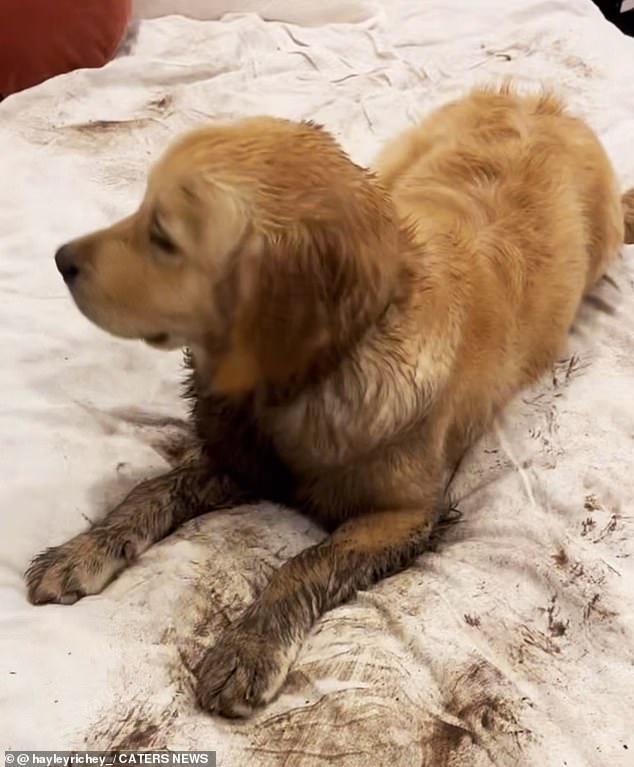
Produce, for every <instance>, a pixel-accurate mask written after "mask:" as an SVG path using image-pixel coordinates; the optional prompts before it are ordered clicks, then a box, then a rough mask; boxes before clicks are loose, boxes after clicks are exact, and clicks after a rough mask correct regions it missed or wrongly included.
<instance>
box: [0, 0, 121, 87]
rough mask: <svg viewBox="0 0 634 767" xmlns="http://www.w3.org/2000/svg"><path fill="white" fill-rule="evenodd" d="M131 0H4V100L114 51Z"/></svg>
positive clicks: (0, 0) (0, 6)
mask: <svg viewBox="0 0 634 767" xmlns="http://www.w3.org/2000/svg"><path fill="white" fill-rule="evenodd" d="M131 6H132V0H0V98H1V97H2V96H8V95H9V94H10V93H15V91H19V90H22V89H23V88H28V87H29V86H31V85H37V83H41V82H42V81H43V80H46V79H47V78H49V77H53V76H54V75H60V74H62V73H63V72H70V71H71V70H72V69H79V68H81V67H101V66H103V65H104V64H105V63H106V62H107V61H109V60H110V59H111V58H112V56H113V55H114V54H115V52H116V50H117V47H118V45H119V43H120V42H121V38H122V37H123V33H124V31H125V28H126V25H127V23H128V20H129V18H130V13H131Z"/></svg>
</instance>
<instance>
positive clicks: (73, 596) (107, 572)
mask: <svg viewBox="0 0 634 767" xmlns="http://www.w3.org/2000/svg"><path fill="white" fill-rule="evenodd" d="M126 545H127V544H125V542H124V543H123V544H122V545H118V544H117V542H116V541H114V540H111V539H108V538H107V537H105V536H103V535H99V534H96V533H95V532H93V531H91V532H88V533H83V534H82V535H78V536H76V537H75V538H72V539H71V540H70V541H68V542H67V543H64V544H62V545H61V546H54V547H53V548H50V549H46V551H43V552H42V553H41V554H39V555H38V556H37V557H35V559H34V560H33V561H32V562H31V564H30V565H29V569H28V570H27V571H26V575H25V577H26V585H27V590H28V597H29V601H30V602H32V603H33V604H36V605H40V604H45V603H46V602H58V603H59V604H63V605H72V604H73V603H74V602H76V601H77V600H78V599H81V598H82V597H84V596H87V595H88V594H98V593H99V592H100V591H101V590H102V589H103V587H104V586H105V585H106V584H107V583H108V582H109V581H110V580H112V578H113V577H114V576H115V575H116V574H117V573H118V572H119V571H120V570H122V569H123V568H124V567H125V566H126V564H127V562H128V559H129V556H127V555H128V551H127V549H126Z"/></svg>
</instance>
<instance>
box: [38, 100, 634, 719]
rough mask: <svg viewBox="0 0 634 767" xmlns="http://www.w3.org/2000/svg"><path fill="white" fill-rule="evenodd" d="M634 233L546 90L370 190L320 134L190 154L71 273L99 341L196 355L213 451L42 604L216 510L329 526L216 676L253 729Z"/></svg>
mask: <svg viewBox="0 0 634 767" xmlns="http://www.w3.org/2000/svg"><path fill="white" fill-rule="evenodd" d="M633 228H634V195H633V193H632V192H631V191H630V192H629V193H628V194H627V195H625V196H624V197H623V198H622V197H621V195H620V193H619V191H618V189H617V183H616V180H615V176H614V173H613V170H612V168H611V166H610V163H609V161H608V159H607V156H606V154H605V152H604V150H603V149H602V147H601V145H600V143H599V142H598V140H597V138H596V137H595V135H594V134H593V133H592V131H591V130H590V129H589V128H588V126H586V125H585V124H584V123H583V122H581V121H580V120H578V119H575V118H574V117H571V116H568V115H567V114H565V112H564V110H563V108H562V105H561V104H560V103H559V101H558V100H557V99H556V98H554V97H553V96H551V95H548V94H541V95H535V96H520V95H518V94H516V93H515V92H514V91H513V90H512V89H511V88H501V89H489V90H487V89H481V90H476V91H474V92H472V93H471V94H470V95H469V96H468V97H467V98H465V99H463V100H460V101H457V102H454V103H451V104H448V105H447V106H445V107H443V108H441V109H440V110H438V111H437V112H435V113H434V114H432V115H431V116H430V117H429V118H428V119H427V120H425V121H424V122H422V124H420V125H418V126H416V127H414V128H412V129H411V130H409V131H407V132H406V133H405V134H403V135H401V136H399V137H398V138H396V139H395V141H394V142H392V143H391V144H389V145H388V146H387V147H386V148H385V150H384V151H383V152H382V153H381V155H380V156H379V158H378V159H377V161H376V163H375V165H374V172H370V171H368V170H366V169H364V168H361V167H358V166H357V165H355V164H354V163H353V162H352V161H351V160H350V159H349V158H348V157H347V156H346V155H345V154H344V152H343V151H342V150H341V148H340V147H339V146H338V145H337V143H336V142H335V141H334V139H333V138H332V137H331V136H330V135H329V134H328V133H327V132H326V131H325V130H323V129H322V128H321V127H319V126H317V125H314V124H311V123H294V122H290V121H286V120H281V119H274V118H268V117H261V118H249V119H245V120H241V121H239V122H236V123H234V124H231V125H220V126H211V127H205V128H201V129H199V130H196V131H194V132H192V133H190V134H188V135H186V136H184V137H183V138H180V139H179V140H178V141H177V142H176V143H175V144H174V145H173V146H171V147H170V148H169V149H168V150H167V152H166V153H165V155H164V156H163V157H162V158H161V159H160V160H159V162H158V164H157V165H156V166H155V167H154V168H153V170H152V171H151V173H150V176H149V180H148V184H147V190H146V193H145V197H144V199H143V202H142V203H141V206H140V207H139V209H138V210H137V211H136V212H135V213H133V214H132V215H131V216H129V217H128V218H126V219H124V220H122V221H120V222H118V223H116V224H114V225H113V226H112V227H110V228H108V229H105V230H102V231H98V232H95V233H93V234H89V235H87V236H85V237H82V238H80V239H78V240H75V241H73V242H70V243H68V244H67V245H64V246H63V247H62V248H60V250H59V251H58V252H57V254H56V262H57V267H58V269H59V271H60V273H61V274H62V276H63V278H64V280H65V281H66V283H67V285H68V288H69V290H70V292H71V294H72V297H73V299H74V300H75V302H76V304H77V306H78V307H79V309H80V310H81V311H82V312H83V313H84V314H85V315H86V316H87V317H88V318H89V319H90V320H92V321H93V322H95V323H96V324H97V325H99V326H100V327H102V328H103V329H104V330H106V331H108V332H110V333H113V334H114V335H117V336H120V337H122V338H130V339H143V340H145V341H147V343H149V344H151V345H153V346H155V347H157V348H159V349H172V348H176V347H181V346H183V347H186V348H187V350H188V352H187V354H188V359H189V361H190V365H191V381H190V395H191V398H192V418H193V423H194V425H195V432H196V439H195V441H194V443H193V444H192V446H191V449H190V451H189V453H188V454H187V456H186V457H185V459H184V460H183V463H182V465H180V466H178V467H177V468H175V469H173V470H172V471H170V472H168V473H167V474H164V475H162V476H159V477H156V478H154V479H150V480H148V481H146V482H143V483H141V484H140V485H138V486H137V487H136V488H135V489H134V490H132V492H131V493H130V494H129V495H128V497H127V498H125V499H124V500H123V502H122V503H121V504H119V506H117V507H116V508H115V509H114V510H112V511H111V512H110V513H109V514H108V515H107V516H106V517H105V518H104V519H103V520H102V521H101V522H100V523H98V524H96V525H95V526H94V527H92V528H91V529H90V530H89V531H88V532H85V533H81V534H79V535H78V536H76V537H75V538H73V539H72V540H70V541H69V542H67V543H65V544H63V545H61V546H57V547H55V548H52V549H49V550H47V551H45V552H44V553H42V554H41V555H40V556H38V557H37V558H36V559H35V560H34V561H33V563H32V564H31V567H30V568H29V570H28V572H27V583H28V594H29V598H30V599H31V601H32V602H34V603H37V604H39V603H43V602H60V603H64V604H70V603H72V602H74V601H76V600H77V599H79V598H81V597H82V596H84V595H86V594H96V593H98V592H99V591H101V589H103V588H104V586H106V584H107V583H108V582H109V581H110V580H111V579H112V578H113V577H115V576H116V575H117V573H119V572H121V571H122V570H123V569H124V568H125V567H127V566H128V565H130V564H131V563H132V562H133V561H134V560H136V559H137V558H138V557H139V556H140V555H141V554H142V553H143V552H144V551H145V550H146V549H147V548H148V547H149V546H151V545H152V544H153V543H154V542H156V541H158V540H159V539H161V538H163V537H164V536H166V535H168V534H169V533H170V532H171V531H173V530H174V529H175V528H176V527H177V526H178V525H180V524H181V523H183V522H184V521H185V520H188V519H191V518H192V517H194V516H196V515H199V514H203V513H206V512H209V511H212V510H214V509H218V508H224V507H229V506H232V505H235V504H238V503H246V502H255V501H258V500H260V499H268V500H272V501H276V502H279V503H281V504H287V505H290V506H292V507H295V508H297V509H299V510H301V511H303V512H304V513H306V514H309V515H311V517H313V518H314V519H316V520H317V521H319V522H320V523H321V524H322V525H323V527H324V529H325V530H326V531H328V535H327V537H325V538H324V540H323V541H322V542H321V543H320V544H319V545H316V546H314V547H312V548H308V549H306V550H305V551H303V552H301V553H300V554H299V555H298V556H296V557H294V558H292V559H290V560H289V561H287V562H286V563H285V564H284V565H282V567H280V568H279V570H277V571H276V572H275V573H274V575H273V576H272V578H271V580H270V582H269V583H268V585H267V586H266V587H265V588H264V589H263V590H262V592H261V593H260V594H259V596H258V597H257V599H256V600H255V601H254V602H253V603H252V604H251V605H249V606H248V607H247V608H246V610H245V611H244V613H243V614H242V616H241V617H240V618H239V619H238V620H237V621H236V622H235V623H234V624H233V625H231V626H230V627H229V628H227V629H226V631H225V633H224V634H223V635H222V636H221V637H220V638H219V640H218V642H217V644H216V645H215V646H214V647H212V648H211V649H210V650H209V651H208V653H207V655H206V657H205V658H204V659H203V661H202V663H201V664H200V667H199V668H198V670H197V675H198V698H199V701H200V703H201V705H202V706H203V707H204V708H206V709H207V710H209V711H216V712H219V713H221V714H224V715H228V716H245V715H249V714H250V713H251V712H252V711H253V710H255V709H257V708H258V707H259V706H261V705H263V704H265V703H266V702H267V701H270V700H271V699H272V698H273V697H274V696H275V695H276V694H277V692H278V691H279V690H280V688H281V686H282V684H283V682H284V679H285V677H286V675H287V672H288V670H289V666H290V665H291V663H292V662H293V659H294V657H295V655H296V653H297V651H298V649H299V647H300V646H301V643H302V640H303V639H304V637H305V636H306V634H307V632H308V631H309V630H310V628H311V626H312V625H313V624H314V622H315V621H316V620H317V619H318V618H319V616H320V615H322V614H323V613H324V612H325V611H326V610H329V609H331V608H333V607H335V606H336V605H338V604H340V603H341V602H343V601H344V600H347V599H349V598H351V597H352V596H353V595H354V594H355V592H356V591H357V590H359V589H366V588H368V587H369V586H370V585H371V584H372V583H374V582H376V581H377V580H378V579H380V578H382V577H384V576H386V575H389V574H391V573H394V572H396V571H398V570H399V569H401V568H404V567H406V566H407V565H408V564H409V563H411V562H412V561H413V560H414V559H415V558H416V557H417V556H418V555H419V554H420V553H421V552H422V551H423V550H424V548H425V545H426V543H427V541H428V538H429V535H430V532H431V531H432V528H433V526H434V523H435V522H436V518H437V514H438V508H439V504H438V501H439V498H440V496H441V495H442V490H443V486H444V485H443V483H444V482H445V480H446V476H447V473H448V472H449V471H450V470H451V468H452V467H453V466H454V465H455V464H456V462H457V460H458V459H459V457H460V456H461V455H462V453H463V452H464V450H465V449H466V447H467V446H468V445H469V444H471V443H472V442H473V440H474V439H475V438H477V436H478V435H479V434H480V433H481V432H482V430H483V429H485V428H486V427H487V425H489V424H490V422H491V419H492V417H493V415H494V414H495V413H496V411H497V410H498V409H499V408H500V407H502V406H503V405H504V404H505V403H506V402H507V401H508V400H509V398H511V397H512V396H513V395H515V394H516V393H517V392H518V391H519V390H520V389H521V388H522V387H524V386H526V385H527V384H530V383H531V382H533V381H535V380H536V379H537V378H538V377H539V376H540V375H541V374H542V373H544V372H545V371H547V370H548V369H549V367H550V366H551V365H552V364H553V362H554V361H555V360H556V359H557V357H558V355H560V354H561V352H562V351H563V349H564V348H565V344H566V338H567V333H568V330H569V328H570V326H571V324H572V322H573V320H574V317H575V313H576V311H577V308H578V306H579V303H580V301H581V300H582V297H583V295H584V293H585V292H586V291H587V290H588V289H589V288H590V287H591V286H592V285H593V284H594V283H595V281H596V280H597V279H598V278H599V277H600V276H601V275H602V274H603V272H604V271H605V269H606V267H607V266H608V264H609V262H610V260H611V259H612V258H613V257H614V256H615V255H616V254H617V252H618V250H619V248H620V247H621V245H622V244H623V241H624V238H625V236H626V234H625V233H626V232H627V236H628V238H630V239H632V235H633Z"/></svg>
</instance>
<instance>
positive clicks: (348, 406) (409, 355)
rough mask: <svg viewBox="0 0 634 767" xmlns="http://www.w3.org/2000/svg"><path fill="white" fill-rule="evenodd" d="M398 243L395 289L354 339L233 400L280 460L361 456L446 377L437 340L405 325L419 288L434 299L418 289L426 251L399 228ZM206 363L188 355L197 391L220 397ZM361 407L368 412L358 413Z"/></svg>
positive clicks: (400, 427) (314, 462) (406, 422)
mask: <svg viewBox="0 0 634 767" xmlns="http://www.w3.org/2000/svg"><path fill="white" fill-rule="evenodd" d="M400 244H401V247H400V249H399V252H398V255H397V256H396V257H398V258H399V260H400V261H401V270H402V272H401V275H400V276H399V279H397V280H396V281H395V285H398V286H399V288H398V291H396V290H394V291H393V292H392V294H391V295H390V297H389V300H388V301H387V302H386V304H385V305H384V306H382V307H381V309H380V311H379V312H377V316H376V317H375V319H374V320H373V321H372V322H370V323H369V324H368V325H367V326H366V327H365V328H363V329H362V330H361V331H360V332H359V333H358V335H357V337H356V338H354V339H348V342H347V344H346V345H345V346H343V345H342V346H340V347H337V346H333V347H331V348H330V349H328V350H327V351H326V352H325V353H322V354H320V355H319V356H318V357H316V358H315V360H314V361H313V363H312V364H311V365H310V366H309V367H308V368H307V369H305V370H304V371H302V373H301V374H300V375H297V376H295V377H294V378H290V379H288V380H287V381H284V382H282V383H274V384H271V383H267V382H262V383H261V384H260V385H259V386H258V387H257V388H256V389H254V390H252V391H250V392H248V393H246V394H242V395H240V396H239V397H237V398H235V400H234V401H235V405H236V407H241V408H245V407H246V408H247V409H249V410H250V411H251V412H252V414H253V418H254V420H255V421H256V422H257V423H258V425H259V427H260V428H262V429H263V431H265V432H266V433H268V434H269V435H270V436H271V438H272V439H273V441H274V443H275V445H276V447H277V448H278V450H279V451H280V453H281V455H282V457H283V458H284V460H286V461H288V462H289V463H293V462H294V459H293V456H294V455H297V456H299V455H302V456H304V459H305V460H306V463H307V465H306V466H301V467H300V466H297V467H295V468H296V469H298V470H300V471H301V470H303V469H307V468H308V465H310V466H311V467H312V468H315V467H317V466H319V467H321V468H326V467H327V466H336V465H340V464H341V463H342V462H345V461H348V460H350V459H351V458H355V457H361V456H363V455H365V454H367V453H368V452H369V451H372V450H374V449H376V448H377V447H378V446H379V445H381V444H384V442H385V440H386V439H394V438H395V437H398V435H399V434H400V433H402V432H403V431H406V430H408V429H410V428H411V427H413V426H415V425H416V423H418V421H420V420H421V418H422V417H424V415H425V413H426V410H427V405H428V403H430V402H431V400H432V399H433V396H434V394H435V392H436V391H437V389H438V387H439V386H441V385H442V382H443V380H444V379H445V377H446V375H447V372H448V371H446V370H445V369H442V370H441V369H438V365H437V359H438V358H439V356H440V355H438V353H437V348H436V345H437V339H436V338H435V337H434V336H433V335H432V334H428V333H427V332H426V329H425V328H420V329H419V328H411V327H410V324H411V322H412V319H411V318H412V316H413V315H414V313H413V312H412V311H411V303H412V301H414V300H416V301H420V300H421V294H423V295H429V300H430V302H431V301H433V296H432V291H429V292H426V291H425V290H424V289H423V290H421V286H424V284H425V281H426V278H425V274H424V268H425V266H424V262H425V258H424V253H423V252H422V248H421V246H420V245H417V244H416V243H415V242H414V240H413V237H412V232H411V231H409V230H408V229H407V228H405V227H404V228H403V230H402V236H401V237H400ZM388 257H389V256H388ZM403 273H404V274H403ZM430 306H431V304H430ZM430 311H431V309H430ZM386 339H389V343H386ZM386 349H388V350H389V354H388V355H387V356H386ZM209 365H210V363H209V361H208V360H206V358H205V356H204V354H203V355H202V356H200V354H196V353H194V367H195V370H196V378H197V381H198V385H199V387H200V388H199V396H218V395H217V394H216V395H215V394H214V393H213V389H210V387H209V383H208V382H209V381H210V380H211V377H210V374H211V371H210V369H209ZM412 383H414V386H412ZM205 391H206V392H207V395H205ZM403 392H408V393H409V394H408V396H406V397H405V396H403ZM229 401H231V398H230V399H229ZM351 412H354V413H356V417H355V418H354V419H353V418H351V417H350V413H351ZM360 413H363V414H366V417H365V418H359V414H360ZM316 416H318V417H316ZM351 424H354V426H352V425H351ZM304 459H303V460H304Z"/></svg>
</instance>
